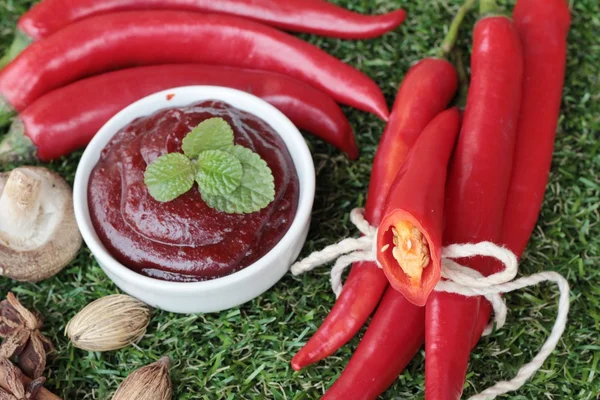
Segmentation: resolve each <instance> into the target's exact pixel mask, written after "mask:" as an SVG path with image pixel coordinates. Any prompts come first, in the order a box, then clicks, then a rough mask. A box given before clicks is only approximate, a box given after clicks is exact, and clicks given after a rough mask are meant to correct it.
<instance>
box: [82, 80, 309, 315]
mask: <svg viewBox="0 0 600 400" xmlns="http://www.w3.org/2000/svg"><path fill="white" fill-rule="evenodd" d="M168 94H169V95H170V94H173V95H174V96H172V97H171V98H170V100H167V95H168ZM169 97H170V96H169ZM209 99H216V100H222V101H225V102H227V103H229V104H231V105H233V106H235V107H237V108H239V109H241V110H244V111H247V112H250V113H252V114H254V115H256V116H257V117H259V118H262V119H263V120H264V121H266V122H267V123H268V124H269V125H270V126H271V127H272V128H273V129H274V130H275V132H277V133H278V134H279V135H280V136H281V138H282V139H283V141H284V142H285V144H286V146H287V148H288V150H289V152H290V154H291V156H292V160H293V162H294V165H295V167H296V171H297V173H298V178H299V181H300V198H299V202H298V210H297V212H296V216H295V217H294V221H293V222H292V225H291V227H290V229H289V231H288V232H287V233H286V234H285V235H284V237H283V238H282V239H281V241H280V242H279V243H277V245H276V246H275V247H274V248H273V249H272V250H271V251H269V252H268V253H267V254H266V255H265V256H263V257H262V258H261V259H260V260H258V261H256V262H255V263H253V264H252V265H249V266H248V267H246V268H244V269H243V270H241V271H239V272H236V273H233V274H231V275H228V276H225V277H222V278H218V279H213V280H210V281H205V282H194V283H179V282H166V281H161V280H158V279H154V278H149V277H147V276H144V275H140V274H138V273H136V272H134V271H132V270H130V269H128V268H127V267H125V266H124V265H122V264H121V263H119V262H118V261H117V260H115V259H114V258H113V257H112V256H111V254H110V253H109V252H108V251H107V250H106V248H105V247H104V245H103V244H102V242H101V241H100V240H99V238H98V235H97V234H96V232H95V230H94V227H93V225H92V222H91V219H90V213H89V209H88V196H87V188H88V181H89V177H90V173H91V171H92V169H93V168H94V166H95V165H96V164H97V162H98V160H99V158H100V152H101V151H102V149H103V148H104V147H105V146H106V145H107V144H108V142H109V141H110V140H111V139H112V137H113V136H114V135H115V134H116V133H117V132H118V131H119V130H120V129H121V128H122V127H124V126H125V125H127V124H129V123H130V122H131V121H133V120H134V119H136V118H138V117H142V116H146V115H150V114H152V113H154V112H155V111H158V110H161V109H164V108H171V107H181V106H187V105H189V104H192V103H195V102H198V101H202V100H209ZM314 196H315V169H314V164H313V161H312V157H311V154H310V152H309V150H308V147H307V146H306V143H305V142H304V139H303V137H302V135H301V134H300V132H299V131H298V129H297V128H296V127H295V126H294V124H292V122H291V121H290V120H289V119H288V118H287V117H286V116H285V115H283V114H282V113H281V112H280V111H279V110H277V109H276V108H275V107H273V106H271V105H270V104H268V103H267V102H265V101H263V100H261V99H259V98H258V97H256V96H253V95H251V94H248V93H245V92H241V91H239V90H234V89H229V88H223V87H217V86H185V87H179V88H174V89H169V90H165V91H162V92H159V93H155V94H153V95H150V96H148V97H145V98H143V99H141V100H139V101H137V102H135V103H133V104H132V105H130V106H128V107H127V108H125V109H123V110H122V111H120V112H119V113H118V114H117V115H115V116H114V117H113V118H111V119H110V121H108V122H107V123H106V124H105V125H104V126H103V127H102V129H100V130H99V131H98V133H97V134H96V136H95V137H94V139H93V140H92V141H91V143H90V144H89V145H88V147H87V149H86V150H85V152H84V154H83V156H82V158H81V161H80V163H79V167H78V168H77V174H76V176H75V186H74V189H73V199H74V206H75V216H76V218H77V224H78V225H79V229H80V230H81V234H82V235H83V239H84V240H85V242H86V244H87V245H88V247H89V248H90V250H91V251H92V253H93V255H94V257H95V258H96V260H97V261H98V264H100V266H101V267H102V269H103V270H104V272H105V273H106V275H108V277H109V278H110V279H111V280H112V281H113V282H114V283H115V284H116V285H117V286H118V287H119V288H121V290H123V291H124V292H126V293H128V294H129V295H131V296H134V297H136V298H138V299H140V300H142V301H144V302H145V303H147V304H149V305H151V306H154V307H157V308H160V309H163V310H166V311H172V312H177V313H198V312H216V311H221V310H225V309H228V308H231V307H235V306H237V305H240V304H242V303H245V302H247V301H249V300H252V299H253V298H255V297H257V296H259V295H261V294H262V293H264V292H265V291H266V290H268V289H269V288H271V287H272V286H273V285H274V284H275V283H276V282H277V281H279V280H280V279H281V278H282V277H283V276H284V275H285V273H286V272H287V271H288V269H289V267H290V265H291V264H292V262H293V261H294V260H295V259H296V258H297V257H298V254H299V253H300V250H301V249H302V246H303V245H304V242H305V240H306V235H307V233H308V227H309V223H310V214H311V210H312V205H313V200H314Z"/></svg>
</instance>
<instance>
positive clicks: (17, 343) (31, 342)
mask: <svg viewBox="0 0 600 400" xmlns="http://www.w3.org/2000/svg"><path fill="white" fill-rule="evenodd" d="M41 327H42V319H41V317H38V316H36V315H35V314H34V313H32V312H31V311H29V310H28V309H27V308H25V307H23V305H22V304H21V303H20V302H19V300H17V298H16V297H15V295H14V294H13V293H10V292H9V293H8V295H7V296H6V300H4V301H2V302H0V337H3V338H4V340H3V341H2V344H0V357H4V358H7V359H10V358H12V357H18V364H19V367H20V368H21V370H22V371H23V373H24V374H25V375H26V376H28V377H30V378H33V379H36V378H39V377H40V376H42V374H43V373H44V369H46V356H47V354H48V353H50V352H52V351H54V346H53V345H52V342H51V341H50V340H49V339H48V338H46V337H45V336H44V335H43V334H42V333H41V332H40V328H41Z"/></svg>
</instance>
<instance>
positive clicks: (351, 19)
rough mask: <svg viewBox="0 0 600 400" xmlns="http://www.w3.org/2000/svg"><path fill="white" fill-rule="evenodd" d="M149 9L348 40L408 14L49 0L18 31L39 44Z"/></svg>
mask: <svg viewBox="0 0 600 400" xmlns="http://www.w3.org/2000/svg"><path fill="white" fill-rule="evenodd" d="M149 9H150V10H181V11H195V12H202V13H206V12H214V13H221V14H229V15H236V16H238V17H244V18H249V19H253V20H256V21H259V22H262V23H265V24H267V25H271V26H275V27H278V28H282V29H285V30H289V31H292V32H305V33H313V34H318V35H323V36H331V37H338V38H344V39H367V38H374V37H377V36H380V35H383V34H384V33H385V32H388V31H391V30H392V29H395V28H396V27H397V26H398V25H400V24H401V23H402V22H403V21H404V18H405V17H406V12H405V11H404V10H396V11H393V12H390V13H387V14H383V15H374V16H371V15H363V14H358V13H355V12H351V11H349V10H346V9H344V8H341V7H339V6H336V5H334V4H331V3H328V2H327V1H321V0H286V1H281V0H218V1H215V0H169V1H164V0H44V1H42V2H40V3H38V4H36V5H35V6H33V8H32V9H31V10H29V11H28V12H27V13H25V14H24V15H23V16H22V17H21V19H19V23H18V24H17V27H18V28H19V29H20V30H21V31H22V32H23V33H25V34H26V35H27V36H29V37H30V38H31V39H33V40H39V39H42V38H45V37H47V36H50V34H52V33H54V32H56V31H58V30H60V29H63V28H64V27H66V26H67V25H69V24H72V23H73V22H75V21H79V20H81V19H83V18H88V17H91V16H94V15H98V14H106V13H111V12H117V11H134V10H149Z"/></svg>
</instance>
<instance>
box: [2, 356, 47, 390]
mask: <svg viewBox="0 0 600 400" xmlns="http://www.w3.org/2000/svg"><path fill="white" fill-rule="evenodd" d="M45 382H46V378H37V379H35V380H32V381H29V380H26V379H25V377H24V376H23V373H22V372H21V371H20V370H19V369H18V368H17V367H15V366H14V365H13V363H11V362H10V360H9V359H8V358H5V357H0V400H34V399H37V400H50V399H58V397H56V396H54V395H52V394H51V393H50V392H48V391H47V390H44V389H43V388H42V386H43V385H44V383H45ZM47 394H49V395H51V396H48V395H47Z"/></svg>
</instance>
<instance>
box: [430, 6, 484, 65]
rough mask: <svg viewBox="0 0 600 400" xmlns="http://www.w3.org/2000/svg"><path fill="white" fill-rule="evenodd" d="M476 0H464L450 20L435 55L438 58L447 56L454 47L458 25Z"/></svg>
mask: <svg viewBox="0 0 600 400" xmlns="http://www.w3.org/2000/svg"><path fill="white" fill-rule="evenodd" d="M476 1H477V0H466V1H465V2H464V3H463V5H462V6H461V7H460V9H459V10H458V12H457V13H456V16H455V17H454V19H453V20H452V24H450V28H449V29H448V33H447V34H446V37H445V38H444V41H443V42H442V46H441V47H440V50H439V51H438V54H437V56H438V57H440V58H448V55H449V54H450V52H451V51H452V49H453V48H454V45H455V44H456V40H457V38H458V31H459V30H460V26H461V24H462V22H463V20H464V19H465V16H466V15H467V13H468V12H469V10H470V9H471V8H473V6H474V5H475V2H476Z"/></svg>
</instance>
